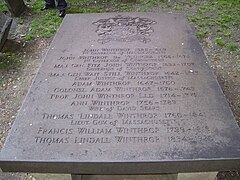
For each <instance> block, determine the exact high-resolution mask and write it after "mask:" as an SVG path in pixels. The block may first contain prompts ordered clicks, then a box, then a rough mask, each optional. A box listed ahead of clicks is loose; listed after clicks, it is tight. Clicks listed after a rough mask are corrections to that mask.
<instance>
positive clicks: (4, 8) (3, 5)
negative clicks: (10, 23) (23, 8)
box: [0, 0, 8, 12]
mask: <svg viewBox="0 0 240 180" xmlns="http://www.w3.org/2000/svg"><path fill="white" fill-rule="evenodd" d="M7 10H8V9H7V5H6V3H5V2H4V1H3V0H2V1H0V12H4V11H7Z"/></svg>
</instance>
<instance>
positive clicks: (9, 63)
mask: <svg viewBox="0 0 240 180" xmlns="http://www.w3.org/2000/svg"><path fill="white" fill-rule="evenodd" d="M19 63H20V60H19V59H18V58H17V55H16V54H15V53H12V52H5V53H2V54H0V70H1V69H8V68H11V67H15V66H16V65H17V64H19Z"/></svg>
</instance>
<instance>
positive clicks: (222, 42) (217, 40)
mask: <svg viewBox="0 0 240 180" xmlns="http://www.w3.org/2000/svg"><path fill="white" fill-rule="evenodd" d="M215 41H216V44H217V45H219V46H225V44H226V43H225V41H224V40H223V39H222V38H216V40H215Z"/></svg>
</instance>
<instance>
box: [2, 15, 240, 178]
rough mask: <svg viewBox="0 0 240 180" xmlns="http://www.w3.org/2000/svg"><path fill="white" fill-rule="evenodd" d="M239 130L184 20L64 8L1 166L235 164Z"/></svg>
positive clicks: (127, 168)
mask: <svg viewBox="0 0 240 180" xmlns="http://www.w3.org/2000/svg"><path fill="white" fill-rule="evenodd" d="M239 157H240V132H239V128H238V126H237V124H236V122H235V120H234V117H233V115H232V112H231V110H230V108H229V106H228V104H227V102H226V99H225V97H224V95H223V93H222V90H221V89H220V87H219V85H218V83H217V81H216V80H215V79H214V77H213V74H212V72H211V70H210V68H209V66H208V62H207V59H206V57H205V56H204V54H203V51H202V49H201V47H200V45H199V43H198V42H197V39H196V38H195V37H194V35H193V32H192V30H191V29H190V27H189V25H188V23H187V21H186V18H185V17H184V16H182V15H181V14H168V13H113V14H82V15H67V16H66V18H65V19H64V21H63V24H62V26H61V28H60V29H59V31H58V33H57V36H56V37H55V39H54V41H53V43H52V45H51V47H50V49H49V51H48V53H47V55H46V57H45V60H44V62H43V64H42V67H41V68H40V71H39V73H38V75H37V77H36V79H35V81H34V83H33V85H32V87H31V89H30V91H29V93H28V95H27V98H26V100H25V102H24V103H23V106H22V108H21V110H20V112H19V114H18V117H17V119H16V121H15V123H14V125H13V127H12V130H11V133H10V135H9V137H8V139H7V141H6V143H5V147H4V148H3V150H2V152H1V158H0V159H1V168H2V169H3V170H4V171H32V172H61V173H72V174H150V173H177V172H191V171H218V170H224V169H236V168H237V167H240V163H239Z"/></svg>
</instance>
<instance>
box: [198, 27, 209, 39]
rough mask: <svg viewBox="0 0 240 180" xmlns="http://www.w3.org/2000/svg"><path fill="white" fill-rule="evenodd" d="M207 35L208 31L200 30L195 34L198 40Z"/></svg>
mask: <svg viewBox="0 0 240 180" xmlns="http://www.w3.org/2000/svg"><path fill="white" fill-rule="evenodd" d="M208 33H209V30H208V29H200V30H198V31H197V32H196V36H197V37H198V38H206V37H207V35H208Z"/></svg>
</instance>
